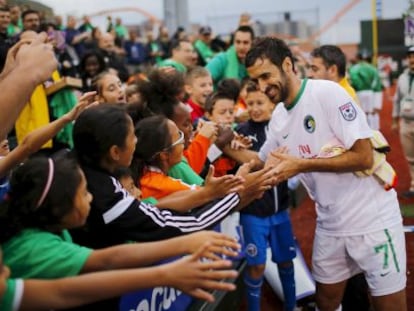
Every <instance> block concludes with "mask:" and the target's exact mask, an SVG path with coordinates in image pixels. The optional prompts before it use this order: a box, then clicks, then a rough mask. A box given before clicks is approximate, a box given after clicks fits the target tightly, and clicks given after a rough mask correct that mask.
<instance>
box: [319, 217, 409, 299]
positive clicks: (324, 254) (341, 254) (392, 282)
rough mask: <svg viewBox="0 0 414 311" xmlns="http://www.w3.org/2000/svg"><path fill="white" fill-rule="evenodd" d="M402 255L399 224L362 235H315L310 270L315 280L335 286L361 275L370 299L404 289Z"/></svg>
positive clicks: (404, 277)
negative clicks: (369, 291) (363, 277)
mask: <svg viewBox="0 0 414 311" xmlns="http://www.w3.org/2000/svg"><path fill="white" fill-rule="evenodd" d="M406 261H407V258H406V252H405V237H404V231H403V227H402V225H398V226H394V227H391V228H389V229H384V230H380V231H376V232H373V233H369V234H364V235H356V236H347V237H333V236H329V235H326V234H323V233H320V232H317V233H316V234H315V240H314V244H313V255H312V269H313V271H312V272H313V275H314V278H315V280H316V281H318V282H319V283H323V284H334V283H339V282H342V281H344V280H347V279H349V278H350V277H352V276H354V275H355V274H358V273H360V272H363V273H364V274H365V278H366V280H367V283H368V286H369V288H370V290H371V294H372V295H373V296H383V295H388V294H392V293H396V292H398V291H400V290H402V289H404V288H405V286H406V281H407V276H406Z"/></svg>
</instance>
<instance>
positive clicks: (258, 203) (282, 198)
mask: <svg viewBox="0 0 414 311" xmlns="http://www.w3.org/2000/svg"><path fill="white" fill-rule="evenodd" d="M268 124H269V121H264V122H254V121H252V120H249V121H247V122H245V123H242V124H240V125H239V126H237V128H236V132H238V133H240V134H243V135H244V136H248V137H250V139H251V140H252V143H253V146H252V148H251V149H252V150H254V151H259V150H260V148H261V146H262V145H263V144H264V142H265V141H266V134H267V129H268ZM288 207H289V197H288V186H287V182H286V181H285V182H282V183H280V184H279V185H278V186H277V187H274V188H272V189H270V190H267V191H266V192H265V193H264V195H263V197H262V198H261V199H259V200H255V201H254V202H253V203H251V204H250V205H249V206H247V207H246V208H244V209H242V210H241V211H240V212H241V213H247V214H252V215H255V216H259V217H267V216H271V215H273V214H275V213H277V212H279V211H283V210H286V209H287V208H288Z"/></svg>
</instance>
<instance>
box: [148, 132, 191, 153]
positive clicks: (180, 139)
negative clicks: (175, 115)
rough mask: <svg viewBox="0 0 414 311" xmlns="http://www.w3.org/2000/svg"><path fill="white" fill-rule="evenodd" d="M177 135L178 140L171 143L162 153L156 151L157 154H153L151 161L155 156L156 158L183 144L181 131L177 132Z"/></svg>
mask: <svg viewBox="0 0 414 311" xmlns="http://www.w3.org/2000/svg"><path fill="white" fill-rule="evenodd" d="M178 134H179V135H180V137H178V139H177V140H176V141H175V142H173V143H172V144H171V145H170V146H168V147H166V148H164V149H163V150H162V151H158V152H157V153H155V154H154V155H153V156H152V157H151V159H154V158H155V157H156V156H158V155H159V154H160V153H161V152H163V151H167V150H171V149H172V148H174V147H175V146H177V145H180V144H184V133H183V131H178Z"/></svg>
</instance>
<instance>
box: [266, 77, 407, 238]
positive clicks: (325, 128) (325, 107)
mask: <svg viewBox="0 0 414 311" xmlns="http://www.w3.org/2000/svg"><path fill="white" fill-rule="evenodd" d="M371 136H372V130H371V129H370V128H369V126H368V124H367V121H366V118H365V114H364V113H363V111H362V110H361V109H360V108H359V107H358V105H357V104H355V102H354V101H353V99H352V98H351V97H350V96H349V95H348V93H347V92H346V91H345V90H344V89H343V88H342V87H341V86H339V85H338V84H337V83H334V82H331V81H324V80H303V81H302V87H301V89H300V92H299V94H298V96H297V98H296V99H295V101H294V103H292V105H291V106H290V107H289V110H287V109H286V107H285V106H284V105H283V104H279V105H277V107H276V108H275V110H274V112H273V115H272V119H271V121H270V123H269V133H268V136H267V140H266V142H265V144H264V145H263V146H262V149H261V150H260V152H259V157H260V159H261V160H263V161H265V160H266V157H267V155H268V154H269V152H270V151H272V150H274V149H275V148H276V147H278V146H286V147H288V149H289V153H290V154H291V155H293V156H296V157H301V158H316V157H317V156H318V154H319V152H320V150H321V148H322V146H325V145H327V144H330V143H331V142H336V143H337V142H340V144H341V145H342V146H344V147H345V149H347V150H348V149H350V148H351V147H352V146H353V145H354V143H355V142H356V141H357V140H358V139H364V138H369V137H371ZM299 177H300V178H301V181H302V183H303V184H304V185H305V187H306V188H307V190H308V193H309V195H310V196H311V198H312V199H313V200H314V201H315V202H316V211H317V230H320V231H321V232H324V233H326V234H330V235H335V236H348V235H355V234H364V233H368V232H373V231H377V230H381V229H384V228H387V227H390V226H392V225H394V224H397V223H401V221H402V218H401V214H400V211H399V206H398V201H397V196H396V193H395V191H394V190H390V191H385V190H384V189H383V188H382V186H381V185H380V184H379V183H378V182H377V181H376V180H375V179H374V177H372V176H369V177H362V178H361V177H357V176H356V175H355V174H353V173H352V172H349V173H331V172H312V173H302V174H300V175H299Z"/></svg>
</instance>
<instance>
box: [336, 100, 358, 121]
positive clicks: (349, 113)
mask: <svg viewBox="0 0 414 311" xmlns="http://www.w3.org/2000/svg"><path fill="white" fill-rule="evenodd" d="M339 111H340V112H341V114H342V116H343V117H344V119H345V120H347V121H353V120H355V118H356V115H357V111H356V109H355V107H354V105H353V104H352V103H351V102H348V103H346V104H345V105H342V106H341V107H339Z"/></svg>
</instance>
